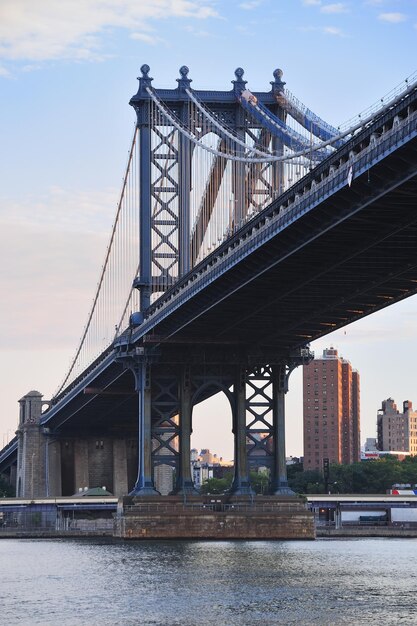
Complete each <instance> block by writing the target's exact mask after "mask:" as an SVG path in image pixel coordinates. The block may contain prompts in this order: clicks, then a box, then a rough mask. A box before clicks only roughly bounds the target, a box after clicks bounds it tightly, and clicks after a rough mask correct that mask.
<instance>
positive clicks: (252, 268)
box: [0, 65, 417, 497]
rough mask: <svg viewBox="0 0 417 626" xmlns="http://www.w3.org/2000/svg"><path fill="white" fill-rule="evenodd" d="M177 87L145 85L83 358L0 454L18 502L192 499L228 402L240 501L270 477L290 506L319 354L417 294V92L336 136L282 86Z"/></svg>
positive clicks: (30, 407)
mask: <svg viewBox="0 0 417 626" xmlns="http://www.w3.org/2000/svg"><path fill="white" fill-rule="evenodd" d="M179 74H180V76H179V78H178V79H177V86H176V88H174V89H157V88H155V87H154V83H153V78H151V76H150V68H149V67H148V66H147V65H143V66H142V68H141V76H140V77H139V89H138V92H137V94H136V95H134V96H133V97H132V98H131V100H130V104H131V105H132V106H133V108H134V110H135V112H136V116H137V123H136V125H135V130H134V135H133V139H132V143H131V148H130V151H129V158H128V163H127V169H126V173H125V176H124V179H123V186H122V192H121V196H120V201H119V203H118V208H117V213H116V218H115V222H114V227H113V230H112V233H111V237H110V242H109V246H108V249H107V253H106V257H105V260H104V264H103V269H102V273H101V275H100V277H99V281H98V287H97V292H96V294H95V297H94V300H93V305H92V309H91V312H90V315H89V317H88V321H87V324H86V326H85V329H84V332H83V334H82V337H81V341H80V344H79V346H78V348H77V350H76V353H75V357H74V360H73V362H72V363H71V366H70V368H69V370H68V372H67V374H66V375H65V377H64V379H63V382H62V384H61V385H60V387H59V389H58V390H57V392H56V394H55V396H54V398H52V400H51V401H50V402H49V403H48V406H47V408H46V410H42V397H41V396H40V394H38V395H36V392H35V395H32V396H30V398H29V396H27V397H25V398H26V399H25V398H23V399H22V401H21V416H20V424H19V430H18V436H17V438H16V439H15V440H13V441H12V442H11V444H9V446H8V447H7V448H5V449H4V450H3V451H2V452H1V453H0V468H1V470H2V471H3V472H5V473H7V471H9V470H10V468H12V467H13V464H16V463H17V469H15V480H16V483H17V493H18V495H21V496H26V497H28V496H30V495H31V496H32V497H33V496H34V495H37V494H38V495H39V496H44V495H69V494H71V493H75V492H76V490H77V489H79V488H80V487H82V485H83V484H85V483H86V484H89V485H91V481H92V480H96V481H98V482H97V484H106V485H107V486H109V488H110V491H112V492H113V493H115V494H117V495H123V494H126V493H127V492H131V493H132V494H134V495H136V496H155V495H158V492H157V490H156V487H155V476H156V474H157V472H158V469H159V468H161V467H167V466H168V467H171V468H173V469H174V470H175V476H176V484H175V486H174V491H175V492H176V493H177V494H188V495H192V494H193V493H195V490H194V485H193V481H192V476H191V472H190V435H191V431H192V408H193V406H194V405H195V404H197V403H198V402H201V401H203V400H204V399H206V398H208V397H209V396H211V395H213V394H214V393H217V392H219V391H222V392H223V393H225V394H226V396H227V398H228V399H229V402H230V406H231V413H232V421H233V433H234V441H235V454H234V462H235V476H234V481H233V485H232V493H233V494H235V495H251V493H252V489H251V485H250V480H249V468H250V467H251V466H252V465H254V464H257V463H258V464H259V463H260V462H261V463H262V465H265V466H267V467H269V469H270V486H269V488H270V492H271V493H272V494H276V495H288V494H289V493H290V490H289V489H288V484H287V478H286V468H285V408H284V399H285V393H286V391H287V389H288V378H289V375H290V373H291V371H292V370H293V369H294V368H295V367H297V366H298V365H300V364H302V363H306V362H308V361H309V359H311V353H310V351H309V347H308V345H309V343H310V341H312V340H314V339H317V338H319V337H321V336H323V335H325V334H327V333H329V332H331V331H333V330H335V329H337V328H340V327H343V326H345V325H347V324H349V323H350V322H352V321H354V320H357V319H359V318H361V317H364V316H366V315H369V314H371V313H373V312H374V311H377V310H380V309H382V308H384V307H386V306H389V305H391V304H393V303H395V302H398V301H400V300H402V299H404V298H407V297H409V296H411V295H413V294H415V293H416V292H417V257H416V254H415V251H416V249H417V245H416V244H417V212H416V197H417V137H416V135H417V104H416V103H417V76H416V75H414V76H412V77H410V78H409V79H408V80H406V81H405V82H404V83H403V84H402V85H400V86H399V87H397V88H396V89H394V90H393V91H392V92H391V93H389V94H388V95H387V96H385V97H384V98H383V99H381V101H380V102H379V103H378V105H377V106H372V107H370V109H369V110H368V111H365V112H363V113H362V114H361V115H359V116H358V117H357V118H354V119H352V120H351V121H350V122H349V123H347V124H345V125H343V126H340V127H337V128H336V127H333V126H332V125H330V124H328V123H327V122H325V121H324V120H322V119H321V118H320V117H319V116H318V115H316V114H315V113H313V112H312V111H311V110H310V109H309V108H307V107H306V106H305V105H304V104H302V103H301V102H299V101H298V100H297V98H296V97H295V96H294V95H293V94H292V93H291V92H290V91H289V90H288V89H287V88H286V87H285V83H284V82H283V80H282V77H283V74H282V72H281V71H280V70H276V71H275V72H274V73H273V80H272V81H271V85H270V88H268V90H267V91H264V92H257V91H251V90H250V89H249V88H248V83H247V81H246V80H245V79H244V72H243V70H242V69H240V68H238V69H237V70H236V71H235V78H234V80H233V81H232V89H231V90H228V91H203V90H197V89H194V88H193V87H192V86H191V83H192V80H191V79H190V77H189V70H188V68H187V67H182V68H181V69H180V72H179ZM34 407H35V408H34ZM34 425H35V426H34ZM32 427H33V428H35V427H36V428H35V429H37V430H36V433H38V434H37V437H38V439H37V443H36V442H35V443H33V446H34V447H33V446H32V447H31V446H29V444H28V441H29V439H30V436H32V435H30V434H28V433H31V432H32V431H33V432H35V431H34V430H33V428H32ZM30 428H32V431H31V430H30ZM39 432H42V436H40V435H39ZM25 437H26V439H25ZM19 441H20V444H19ZM24 441H26V443H23V442H24ZM31 445H32V444H31ZM25 446H26V448H25ZM36 446H37V447H36ZM18 450H19V452H18ZM29 450H30V453H29ZM32 450H33V451H32ZM16 455H17V456H18V457H19V458H17V456H16ZM31 455H32V456H31ZM35 458H36V462H37V463H38V465H37V469H36V472H35V473H36V474H37V475H39V479H38V480H37V482H36V481H35V482H34V478H33V476H34V470H33V463H34V462H35V461H34V459H35ZM30 468H31V470H30ZM10 471H11V470H10ZM30 476H31V478H30ZM82 481H84V483H83V482H82ZM36 492H37V493H36Z"/></svg>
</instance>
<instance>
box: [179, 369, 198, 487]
mask: <svg viewBox="0 0 417 626" xmlns="http://www.w3.org/2000/svg"><path fill="white" fill-rule="evenodd" d="M191 415H192V406H191V382H190V369H189V367H188V366H184V367H183V369H182V372H181V380H180V410H179V418H180V424H179V426H180V434H179V450H180V459H179V465H178V477H177V484H176V489H175V492H176V493H184V494H186V493H188V494H193V493H195V494H197V493H198V492H197V490H196V489H195V488H194V482H193V479H192V476H191V433H192V428H191Z"/></svg>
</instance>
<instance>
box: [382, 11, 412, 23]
mask: <svg viewBox="0 0 417 626" xmlns="http://www.w3.org/2000/svg"><path fill="white" fill-rule="evenodd" d="M378 19H379V20H381V21H382V22H389V23H390V24H399V23H400V22H405V21H406V19H407V16H406V15H404V13H381V14H380V15H378Z"/></svg>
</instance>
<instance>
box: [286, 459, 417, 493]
mask: <svg viewBox="0 0 417 626" xmlns="http://www.w3.org/2000/svg"><path fill="white" fill-rule="evenodd" d="M288 483H289V485H290V487H291V489H293V490H294V491H295V492H296V493H304V494H309V493H310V494H313V493H324V490H325V486H324V479H323V475H322V473H321V472H318V471H315V470H308V471H305V472H304V471H303V470H302V464H300V463H299V464H297V465H296V466H289V467H288ZM395 483H400V484H401V483H402V484H404V483H409V484H411V485H414V484H417V456H413V457H407V458H406V459H404V461H399V460H398V459H397V458H396V457H393V456H386V457H383V458H381V459H377V460H372V461H362V462H359V463H352V464H351V465H336V464H332V465H331V466H330V476H329V484H328V488H329V491H330V492H331V493H364V494H372V493H375V494H383V493H386V492H387V491H388V490H389V489H391V487H392V485H394V484H395Z"/></svg>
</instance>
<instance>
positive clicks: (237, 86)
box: [232, 67, 247, 93]
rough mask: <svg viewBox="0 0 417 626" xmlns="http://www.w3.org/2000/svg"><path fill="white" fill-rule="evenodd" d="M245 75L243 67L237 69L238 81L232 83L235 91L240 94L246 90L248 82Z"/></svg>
mask: <svg viewBox="0 0 417 626" xmlns="http://www.w3.org/2000/svg"><path fill="white" fill-rule="evenodd" d="M244 73H245V71H244V70H243V69H242V68H241V67H238V68H237V69H235V76H236V80H232V83H233V85H234V90H235V91H237V92H239V93H241V92H242V91H244V90H245V89H246V83H247V81H246V80H243V74H244Z"/></svg>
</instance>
